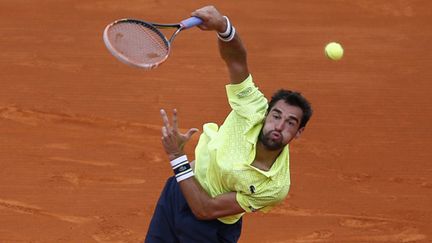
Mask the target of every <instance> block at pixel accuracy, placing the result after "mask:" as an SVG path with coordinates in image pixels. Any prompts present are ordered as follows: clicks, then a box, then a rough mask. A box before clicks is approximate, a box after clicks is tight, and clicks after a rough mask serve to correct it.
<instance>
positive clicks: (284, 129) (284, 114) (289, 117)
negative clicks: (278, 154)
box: [259, 100, 304, 150]
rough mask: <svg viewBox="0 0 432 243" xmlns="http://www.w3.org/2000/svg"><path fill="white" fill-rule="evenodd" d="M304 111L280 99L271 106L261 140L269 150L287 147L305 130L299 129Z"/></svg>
mask: <svg viewBox="0 0 432 243" xmlns="http://www.w3.org/2000/svg"><path fill="white" fill-rule="evenodd" d="M302 117H303V111H302V110H301V109H300V108H299V107H297V106H292V105H289V104H287V103H286V102H285V101H284V100H279V101H277V102H276V104H275V105H274V106H273V107H272V108H271V110H270V111H269V113H268V114H267V117H266V119H265V123H264V126H263V128H262V129H261V133H260V136H259V141H260V142H261V143H262V144H263V145H264V146H265V147H266V148H267V149H269V150H279V149H282V148H283V147H285V145H287V144H288V143H289V142H290V141H291V140H292V139H294V138H297V137H299V136H300V134H301V133H302V132H303V130H304V127H303V128H301V129H299V127H300V120H301V118H302Z"/></svg>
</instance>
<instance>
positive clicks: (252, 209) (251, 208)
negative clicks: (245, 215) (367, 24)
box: [249, 206, 258, 213]
mask: <svg viewBox="0 0 432 243" xmlns="http://www.w3.org/2000/svg"><path fill="white" fill-rule="evenodd" d="M249 209H250V210H251V212H253V213H255V212H256V211H258V209H256V208H253V207H252V206H249Z"/></svg>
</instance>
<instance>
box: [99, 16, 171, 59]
mask: <svg viewBox="0 0 432 243" xmlns="http://www.w3.org/2000/svg"><path fill="white" fill-rule="evenodd" d="M107 34H108V35H107V36H108V41H109V42H110V44H111V46H112V48H114V50H115V51H116V52H118V53H119V54H120V55H122V56H123V58H125V59H126V60H127V61H128V62H131V63H133V64H136V65H144V66H146V65H148V66H151V65H157V64H158V63H160V62H163V61H164V60H165V59H166V57H167V56H168V54H169V47H168V43H167V41H166V40H165V39H164V37H162V36H160V34H159V33H157V32H156V31H155V30H153V29H152V28H151V27H150V26H148V27H147V26H144V25H142V24H139V23H134V22H123V23H117V24H114V25H112V26H111V27H110V29H109V30H108V32H107Z"/></svg>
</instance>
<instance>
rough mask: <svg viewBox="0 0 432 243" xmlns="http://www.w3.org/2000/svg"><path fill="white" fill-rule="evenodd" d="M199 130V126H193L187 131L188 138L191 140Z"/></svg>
mask: <svg viewBox="0 0 432 243" xmlns="http://www.w3.org/2000/svg"><path fill="white" fill-rule="evenodd" d="M198 131H199V130H198V128H191V129H189V131H187V133H186V135H185V136H186V139H188V140H189V139H190V138H191V137H192V135H194V134H195V133H196V132H198Z"/></svg>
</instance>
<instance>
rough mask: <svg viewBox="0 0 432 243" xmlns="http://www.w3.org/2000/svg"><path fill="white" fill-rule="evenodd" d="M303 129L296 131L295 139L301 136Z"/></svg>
mask: <svg viewBox="0 0 432 243" xmlns="http://www.w3.org/2000/svg"><path fill="white" fill-rule="evenodd" d="M304 129H305V127H302V128H299V130H297V133H296V135H295V139H297V138H299V137H300V136H301V134H302V133H303V131H304Z"/></svg>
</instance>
